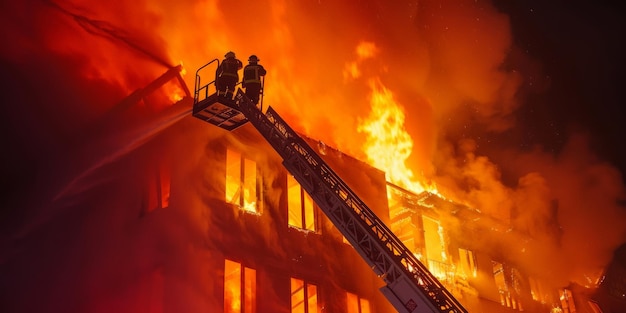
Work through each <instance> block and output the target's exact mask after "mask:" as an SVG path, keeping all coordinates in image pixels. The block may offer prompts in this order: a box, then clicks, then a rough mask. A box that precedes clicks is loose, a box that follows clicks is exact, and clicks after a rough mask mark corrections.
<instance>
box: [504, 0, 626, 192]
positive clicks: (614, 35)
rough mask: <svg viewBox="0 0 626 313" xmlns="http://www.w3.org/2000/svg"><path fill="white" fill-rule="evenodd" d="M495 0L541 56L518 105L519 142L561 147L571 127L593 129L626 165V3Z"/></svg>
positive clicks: (609, 154) (599, 143) (523, 41)
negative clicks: (523, 102)
mask: <svg viewBox="0 0 626 313" xmlns="http://www.w3.org/2000/svg"><path fill="white" fill-rule="evenodd" d="M495 5H496V7H498V8H499V9H500V10H502V11H503V12H505V13H507V14H508V15H509V16H510V18H511V25H512V32H513V34H514V35H513V38H514V39H515V44H516V45H517V46H518V47H519V48H520V49H521V50H523V52H524V53H525V54H528V55H529V56H531V58H534V59H536V60H538V61H539V62H540V65H539V68H538V69H535V70H536V71H537V75H536V76H537V77H536V81H535V85H536V86H529V85H526V86H524V88H525V89H526V91H527V94H528V96H527V97H528V98H527V101H526V103H527V105H526V106H524V107H523V108H522V109H521V110H520V111H519V112H518V113H517V116H518V118H519V119H520V120H521V121H524V122H522V123H521V125H525V126H526V127H524V126H522V127H521V128H520V129H519V133H517V134H515V135H516V136H520V137H521V138H522V140H521V141H520V142H521V144H520V145H521V146H524V147H525V148H530V147H531V146H532V145H535V144H537V143H539V144H541V145H544V146H546V147H550V148H549V149H555V150H558V149H559V148H561V147H562V145H563V143H564V142H565V140H566V135H567V134H568V133H569V130H572V129H573V130H578V131H582V132H588V134H589V136H590V137H591V138H592V139H591V142H592V146H593V149H594V150H595V151H597V152H598V153H599V154H600V155H601V156H602V157H603V158H606V159H607V160H609V161H610V162H611V163H613V164H615V165H616V166H617V167H619V169H620V171H621V172H622V173H626V147H625V145H624V144H623V138H624V135H626V126H625V125H626V123H624V122H623V118H624V117H626V111H625V110H626V109H625V103H626V100H625V96H624V90H623V86H624V83H623V82H624V73H625V71H626V61H625V58H624V56H625V55H626V19H624V17H625V16H626V15H625V14H626V10H625V8H626V6H625V5H624V4H623V3H620V2H612V1H584V0H583V1H581V0H577V1H495ZM529 70H532V69H529ZM503 140H506V138H504V139H503ZM624 179H625V180H626V178H624Z"/></svg>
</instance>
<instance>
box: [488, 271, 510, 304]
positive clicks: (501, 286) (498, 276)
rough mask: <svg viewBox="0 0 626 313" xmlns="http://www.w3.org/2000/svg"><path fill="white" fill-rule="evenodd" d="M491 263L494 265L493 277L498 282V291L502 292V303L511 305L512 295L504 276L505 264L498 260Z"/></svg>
mask: <svg viewBox="0 0 626 313" xmlns="http://www.w3.org/2000/svg"><path fill="white" fill-rule="evenodd" d="M491 265H492V266H493V278H494V279H495V282H496V288H498V293H499V294H500V304H501V305H503V306H506V307H511V306H512V303H511V296H510V293H509V288H508V287H507V285H506V280H505V278H504V265H503V264H502V263H500V262H496V261H491Z"/></svg>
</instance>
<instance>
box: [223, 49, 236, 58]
mask: <svg viewBox="0 0 626 313" xmlns="http://www.w3.org/2000/svg"><path fill="white" fill-rule="evenodd" d="M224 57H225V58H227V59H228V58H234V57H235V53H234V52H232V51H228V52H226V54H225V55H224Z"/></svg>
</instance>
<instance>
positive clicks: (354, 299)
mask: <svg viewBox="0 0 626 313" xmlns="http://www.w3.org/2000/svg"><path fill="white" fill-rule="evenodd" d="M346 295H347V299H346V303H347V306H348V310H347V312H348V313H370V302H369V301H368V300H367V299H363V298H361V297H359V296H357V295H355V294H353V293H350V292H347V293H346Z"/></svg>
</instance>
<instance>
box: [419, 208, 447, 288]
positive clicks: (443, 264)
mask: <svg viewBox="0 0 626 313" xmlns="http://www.w3.org/2000/svg"><path fill="white" fill-rule="evenodd" d="M422 221H423V222H422V223H423V225H424V241H425V244H424V245H425V247H426V259H427V260H428V270H430V272H431V273H432V274H433V275H435V277H437V278H438V279H439V280H440V281H441V282H442V283H444V284H448V283H453V281H454V270H453V268H452V265H451V264H449V263H448V255H447V253H446V244H445V241H444V231H443V227H441V224H440V223H439V221H437V220H434V219H432V218H429V217H427V216H422Z"/></svg>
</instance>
